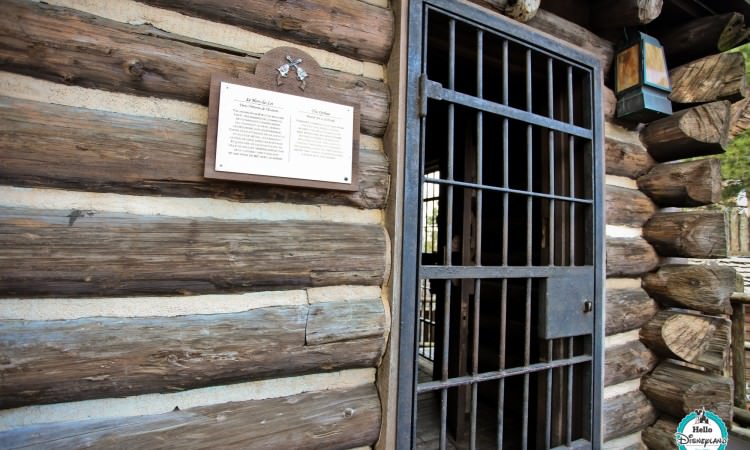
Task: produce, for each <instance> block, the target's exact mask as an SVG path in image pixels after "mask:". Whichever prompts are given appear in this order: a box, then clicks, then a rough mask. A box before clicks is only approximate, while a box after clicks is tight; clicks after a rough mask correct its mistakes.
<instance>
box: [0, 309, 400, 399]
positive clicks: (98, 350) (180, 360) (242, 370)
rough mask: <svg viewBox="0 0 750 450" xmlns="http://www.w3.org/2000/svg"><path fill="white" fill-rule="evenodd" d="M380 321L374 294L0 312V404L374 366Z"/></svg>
mask: <svg viewBox="0 0 750 450" xmlns="http://www.w3.org/2000/svg"><path fill="white" fill-rule="evenodd" d="M343 317H346V320H341V319H342V318H343ZM384 327H385V312H384V311H383V305H382V303H381V301H380V299H369V300H359V301H348V302H329V303H318V304H315V305H310V306H308V305H298V306H286V307H267V308H260V309H255V310H251V311H246V312H242V313H232V314H212V315H191V316H178V317H169V318H127V319H122V318H119V319H118V318H106V317H102V318H99V317H97V318H86V319H76V320H68V321H20V320H6V321H0V336H3V337H2V338H0V353H1V354H2V355H3V365H2V368H0V380H2V381H0V405H2V408H12V407H17V406H23V405H29V404H42V403H57V402H68V401H79V400H88V399H93V398H108V397H118V396H132V395H138V394H145V393H153V392H161V393H163V392H172V391H180V390H184V389H191V388H198V387H204V386H209V385H216V384H222V383H231V382H238V381H252V380H258V379H265V378H274V377H280V376H291V375H300V374H307V373H315V372H320V371H322V370H326V371H329V370H341V369H348V368H357V367H375V366H376V365H377V362H378V361H379V358H380V356H381V355H382V353H383V349H384V346H385V342H384V339H385V338H384V334H383V331H384ZM52 374H53V375H52Z"/></svg>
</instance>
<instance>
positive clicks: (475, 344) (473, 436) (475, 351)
mask: <svg viewBox="0 0 750 450" xmlns="http://www.w3.org/2000/svg"><path fill="white" fill-rule="evenodd" d="M483 72H484V32H483V31H482V30H477V97H479V98H482V97H483V96H484V73H483ZM483 118H484V116H483V113H482V111H477V130H476V131H477V175H476V183H477V184H478V185H481V184H482V154H483V152H484V140H483V138H484V128H483V125H484V124H483ZM476 201H477V206H476V217H475V226H476V237H475V238H476V245H475V249H476V250H475V257H474V258H475V260H474V263H475V264H476V265H480V264H481V255H482V189H479V190H477V193H476ZM480 305H481V281H480V280H479V279H477V280H474V330H473V339H472V355H471V361H472V367H471V373H472V375H477V374H478V373H479V319H480V317H481V316H480ZM478 391H479V385H478V384H477V383H473V384H472V385H471V417H470V421H471V430H470V437H469V439H470V442H469V448H470V449H471V450H474V449H475V448H476V446H477V396H478Z"/></svg>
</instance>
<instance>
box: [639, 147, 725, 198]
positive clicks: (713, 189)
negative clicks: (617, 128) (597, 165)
mask: <svg viewBox="0 0 750 450" xmlns="http://www.w3.org/2000/svg"><path fill="white" fill-rule="evenodd" d="M638 188H639V189H640V190H642V191H643V192H645V193H646V194H647V195H648V196H649V197H651V198H652V199H653V200H654V201H655V202H656V203H657V204H658V205H659V206H679V207H687V206H702V205H710V204H713V203H718V202H719V201H721V188H722V187H721V161H719V160H718V159H715V158H706V159H700V160H696V161H687V162H681V163H672V164H657V165H656V166H654V167H653V168H652V169H651V171H649V173H647V174H646V175H643V176H642V177H640V178H638Z"/></svg>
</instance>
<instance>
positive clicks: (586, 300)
mask: <svg viewBox="0 0 750 450" xmlns="http://www.w3.org/2000/svg"><path fill="white" fill-rule="evenodd" d="M541 284H542V285H541V299H540V305H539V334H540V336H539V337H541V338H543V339H555V338H561V337H570V336H580V335H584V334H591V333H593V331H594V307H595V296H594V269H593V267H591V266H588V267H574V268H566V269H564V270H561V271H560V272H559V273H556V274H554V275H552V276H550V277H549V278H547V279H545V280H544V281H542V283H541Z"/></svg>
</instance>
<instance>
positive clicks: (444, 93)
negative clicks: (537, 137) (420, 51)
mask: <svg viewBox="0 0 750 450" xmlns="http://www.w3.org/2000/svg"><path fill="white" fill-rule="evenodd" d="M423 86H424V94H425V95H426V96H427V97H429V98H431V99H434V100H443V101H446V102H450V103H454V104H458V105H463V106H467V107H469V108H474V109H478V110H481V111H485V112H488V113H492V114H497V115H500V116H503V117H508V118H511V119H515V120H519V121H522V122H525V123H530V124H533V125H538V126H540V127H544V128H547V129H550V130H555V131H560V132H562V133H567V134H571V135H573V136H578V137H581V138H584V139H592V138H593V136H594V132H593V131H592V130H589V129H587V128H582V127H579V126H577V125H571V124H569V123H566V122H561V121H559V120H555V119H552V118H549V117H545V116H540V115H538V114H534V113H531V112H528V111H523V110H521V109H516V108H511V107H510V106H507V105H503V104H501V103H495V102H491V101H489V100H485V99H483V98H479V97H474V96H473V95H468V94H464V93H462V92H457V91H454V90H451V89H446V88H444V87H443V85H442V84H440V83H438V82H436V81H432V80H425V81H424V85H423Z"/></svg>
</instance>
